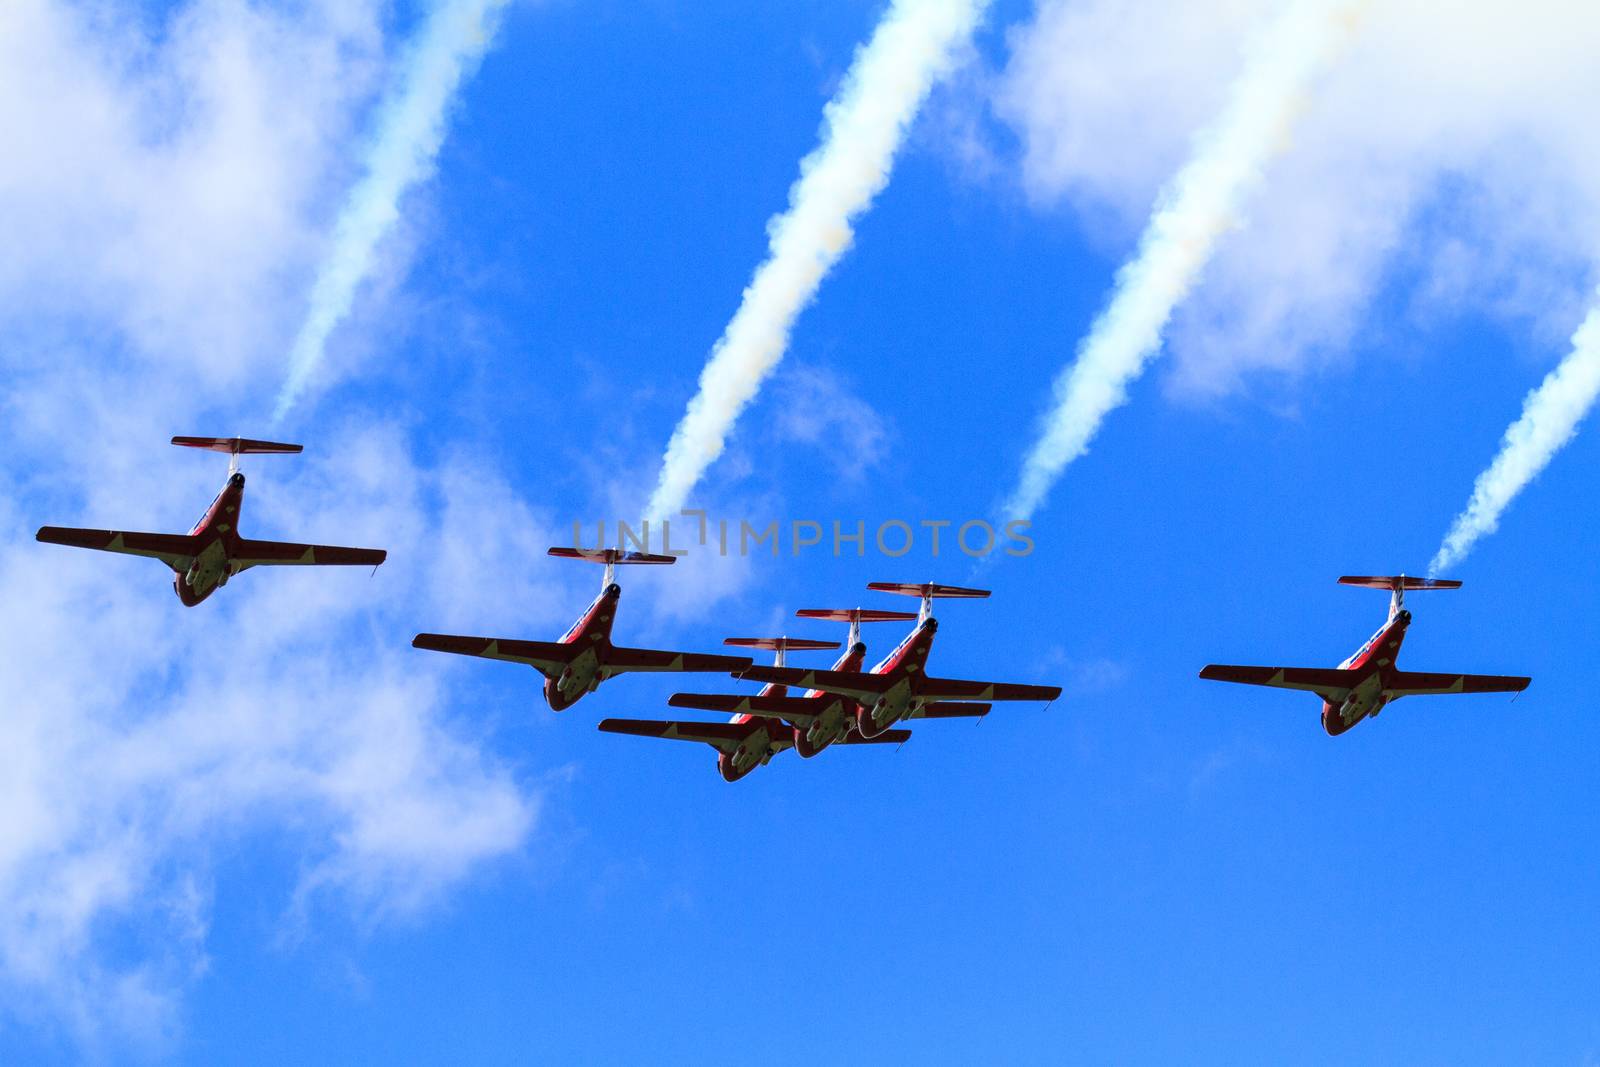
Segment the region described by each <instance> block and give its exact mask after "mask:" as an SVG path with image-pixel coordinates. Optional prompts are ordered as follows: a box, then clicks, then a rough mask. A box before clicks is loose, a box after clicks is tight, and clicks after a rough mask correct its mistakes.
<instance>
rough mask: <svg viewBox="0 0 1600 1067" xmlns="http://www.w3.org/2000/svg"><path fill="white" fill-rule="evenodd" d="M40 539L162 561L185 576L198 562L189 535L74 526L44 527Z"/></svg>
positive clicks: (192, 541) (73, 546) (193, 540)
mask: <svg viewBox="0 0 1600 1067" xmlns="http://www.w3.org/2000/svg"><path fill="white" fill-rule="evenodd" d="M34 537H35V539H36V540H39V541H43V542H44V543H45V544H50V545H68V546H70V547H72V548H93V549H96V550H98V551H100V552H121V553H123V554H125V555H129V556H148V557H149V558H151V559H159V560H160V561H161V562H163V563H165V564H166V565H167V566H169V567H171V568H172V569H173V570H175V571H177V572H178V573H179V574H182V573H183V572H184V571H186V570H188V569H189V566H190V564H192V563H193V562H194V557H195V551H196V548H197V546H196V545H195V538H193V537H189V536H187V535H185V534H155V533H128V532H125V531H122V530H80V529H77V528H76V527H71V526H41V527H39V532H38V533H37V534H35V535H34Z"/></svg>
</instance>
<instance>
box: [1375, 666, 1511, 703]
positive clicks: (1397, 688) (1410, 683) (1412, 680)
mask: <svg viewBox="0 0 1600 1067" xmlns="http://www.w3.org/2000/svg"><path fill="white" fill-rule="evenodd" d="M1532 681H1533V679H1531V678H1522V677H1518V676H1516V675H1505V674H1434V673H1430V672H1422V671H1397V672H1396V673H1395V674H1394V675H1392V676H1391V678H1390V682H1391V684H1390V685H1389V686H1387V687H1386V688H1385V689H1384V692H1385V693H1387V694H1388V695H1389V696H1390V697H1410V696H1433V695H1439V694H1444V693H1520V692H1522V691H1523V690H1524V689H1526V688H1528V684H1529V683H1530V682H1532Z"/></svg>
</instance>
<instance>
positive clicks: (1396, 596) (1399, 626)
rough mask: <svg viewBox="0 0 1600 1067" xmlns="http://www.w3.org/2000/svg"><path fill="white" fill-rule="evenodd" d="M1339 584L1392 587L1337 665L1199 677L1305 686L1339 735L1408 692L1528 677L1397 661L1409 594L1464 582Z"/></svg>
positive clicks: (1368, 578)
mask: <svg viewBox="0 0 1600 1067" xmlns="http://www.w3.org/2000/svg"><path fill="white" fill-rule="evenodd" d="M1339 584H1340V585H1354V586H1359V587H1361V588H1363V589H1387V590H1389V594H1390V595H1389V617H1388V618H1387V619H1385V620H1384V623H1383V625H1382V626H1381V627H1379V629H1378V632H1377V633H1375V634H1373V635H1372V636H1371V637H1369V638H1367V643H1366V644H1364V645H1362V646H1361V647H1360V648H1358V649H1356V651H1355V654H1354V655H1352V656H1351V657H1350V658H1349V659H1347V660H1345V661H1344V662H1343V663H1341V664H1339V666H1337V667H1335V668H1333V669H1332V670H1328V669H1325V668H1319V667H1238V666H1233V665H1231V664H1222V663H1213V664H1210V665H1209V666H1207V667H1205V668H1204V669H1203V670H1201V672H1200V677H1202V678H1208V679H1210V680H1212V681H1214V682H1240V683H1243V684H1245V685H1266V686H1272V687H1274V688H1277V689H1302V690H1305V691H1306V692H1310V693H1315V694H1317V695H1318V696H1319V697H1321V698H1322V728H1323V729H1324V730H1326V731H1327V732H1328V734H1329V736H1338V735H1339V734H1342V733H1344V732H1345V731H1346V730H1348V729H1350V727H1352V726H1354V725H1355V724H1356V723H1358V722H1360V721H1361V720H1362V719H1366V718H1370V717H1372V716H1374V715H1377V714H1378V712H1380V711H1382V710H1383V709H1384V707H1385V706H1386V705H1388V704H1389V703H1390V702H1391V701H1395V700H1398V699H1400V698H1401V697H1409V696H1430V695H1434V694H1441V693H1520V692H1521V691H1522V690H1524V689H1526V688H1528V683H1529V682H1530V681H1532V679H1529V678H1522V677H1517V676H1511V675H1500V674H1424V673H1421V672H1418V671H1403V670H1401V669H1400V668H1399V667H1398V666H1397V665H1396V664H1395V660H1396V659H1398V658H1399V655H1400V643H1401V642H1402V641H1404V640H1405V638H1406V630H1407V629H1408V628H1409V627H1410V626H1411V612H1409V611H1407V610H1406V608H1405V599H1406V593H1407V592H1408V591H1412V592H1414V591H1416V590H1421V589H1460V588H1461V583H1460V582H1455V581H1450V580H1448V579H1444V578H1408V577H1407V576H1405V575H1403V574H1396V575H1345V576H1344V577H1343V578H1340V579H1339Z"/></svg>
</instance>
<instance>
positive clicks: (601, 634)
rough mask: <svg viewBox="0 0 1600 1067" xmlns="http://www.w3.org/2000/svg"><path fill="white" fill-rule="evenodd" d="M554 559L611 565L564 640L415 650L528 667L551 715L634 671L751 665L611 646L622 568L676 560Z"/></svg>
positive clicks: (569, 552) (442, 641) (617, 555)
mask: <svg viewBox="0 0 1600 1067" xmlns="http://www.w3.org/2000/svg"><path fill="white" fill-rule="evenodd" d="M550 555H552V556H557V557H560V558H562V559H579V560H587V561H588V562H590V563H601V564H604V565H605V576H604V577H603V578H602V579H601V582H600V595H599V596H597V597H595V598H594V600H593V601H591V602H590V604H589V606H588V608H587V609H585V610H584V613H583V614H582V615H579V616H578V620H577V621H576V622H574V623H573V624H572V625H571V626H569V627H568V628H567V632H566V633H564V634H562V635H561V639H560V640H559V641H518V640H514V639H512V638H506V637H458V636H454V635H452V634H418V635H417V636H416V637H414V638H412V640H411V644H412V646H413V647H414V648H426V649H431V650H432V651H434V652H453V653H455V654H457V655H460V656H481V657H483V658H484V659H500V660H506V661H507V662H510V663H525V664H528V665H529V666H531V667H533V668H534V669H536V670H537V671H538V672H539V673H540V674H542V675H544V699H545V701H546V703H548V704H549V705H550V710H551V711H565V710H566V709H567V708H570V707H571V706H572V705H573V704H576V703H577V702H578V700H579V699H580V698H582V697H583V695H584V694H585V693H592V692H594V691H595V690H596V689H598V688H600V683H601V682H603V681H605V680H606V679H607V678H613V677H615V676H616V675H619V674H625V673H628V672H630V671H654V672H659V671H729V672H734V673H737V672H738V671H741V670H743V669H744V668H746V667H748V666H750V662H751V661H750V657H749V656H717V655H708V654H703V653H698V652H663V651H661V650H660V649H654V648H624V647H622V646H620V645H614V644H612V643H611V624H612V622H613V620H615V618H616V614H617V600H618V599H619V598H620V597H621V596H622V587H621V586H620V585H618V584H617V583H616V569H617V566H618V564H653V565H666V564H670V563H675V562H676V561H677V560H676V557H674V556H660V555H655V554H653V553H649V552H624V551H622V550H621V549H616V548H552V549H550Z"/></svg>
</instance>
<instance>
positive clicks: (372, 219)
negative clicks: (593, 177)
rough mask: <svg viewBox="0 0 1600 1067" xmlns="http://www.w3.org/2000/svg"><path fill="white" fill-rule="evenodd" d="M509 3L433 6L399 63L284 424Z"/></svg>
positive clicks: (324, 283) (315, 301)
mask: <svg viewBox="0 0 1600 1067" xmlns="http://www.w3.org/2000/svg"><path fill="white" fill-rule="evenodd" d="M506 3H507V0H439V2H438V3H437V4H436V6H435V7H434V8H433V10H432V11H431V12H430V13H429V15H428V17H427V20H426V21H425V22H424V24H423V26H422V29H421V30H420V31H419V32H418V35H417V39H416V40H415V41H414V42H413V43H412V45H411V47H410V48H409V49H408V50H407V52H406V54H405V57H404V59H403V60H402V62H401V67H400V74H399V77H398V78H397V80H396V82H395V86H394V90H393V93H392V94H391V95H390V96H389V97H388V98H387V99H385V100H384V101H383V103H382V105H381V106H380V108H379V113H378V120H377V129H376V132H375V134H374V136H373V139H372V144H371V147H370V149H369V150H368V152H367V159H366V173H365V175H364V176H363V177H362V179H361V181H360V182H358V183H357V184H356V186H355V188H354V189H352V190H351V191H350V197H349V199H348V200H347V201H346V203H345V206H344V209H343V210H342V211H341V212H340V213H339V219H338V222H337V223H336V224H335V227H334V234H333V241H332V245H331V247H330V249H329V251H328V254H327V258H326V260H325V261H324V262H323V265H322V268H321V270H320V271H319V272H318V274H317V279H316V282H315V284H314V285H313V287H312V290H311V307H310V310H309V312H308V313H307V315H306V319H305V322H304V324H303V325H302V326H301V327H300V332H299V334H298V335H297V336H296V337H295V341H294V347H293V348H292V349H290V353H289V374H288V378H287V379H286V380H285V381H284V383H283V388H282V390H281V391H280V392H279V393H278V402H277V407H276V408H275V410H274V412H273V419H274V421H282V419H283V418H284V416H285V415H287V414H288V413H289V409H290V408H292V407H293V406H294V404H295V402H296V401H297V400H298V399H299V398H300V394H301V393H302V392H304V390H305V388H306V386H307V384H308V383H309V382H310V379H311V376H312V374H313V373H315V371H316V369H317V367H318V365H319V364H321V362H322V358H323V355H324V352H325V351H326V349H327V344H328V338H329V336H330V335H331V334H332V333H333V331H334V329H335V328H336V327H337V326H338V325H339V323H340V322H342V321H343V320H344V319H345V317H346V316H347V315H349V314H350V307H351V304H352V302H353V301H354V300H355V296H356V291H357V289H359V288H360V286H361V283H362V281H363V280H365V279H366V277H367V276H368V275H369V274H370V273H371V271H372V265H373V258H374V256H375V255H376V253H377V249H378V244H379V242H380V241H381V240H382V239H383V237H384V236H385V235H386V234H388V233H389V231H390V230H391V229H393V227H394V225H395V222H396V221H397V220H398V219H399V217H400V199H401V197H402V196H403V195H404V194H405V192H406V191H407V190H408V189H410V188H411V187H412V186H413V185H415V184H417V183H418V182H420V181H422V180H424V179H425V178H427V177H428V176H429V175H430V174H432V173H433V169H434V164H435V160H436V159H437V157H438V154H439V146H440V145H441V144H442V143H443V141H444V134H445V123H446V120H447V118H448V117H449V108H450V104H451V102H452V101H453V100H454V99H455V95H456V90H457V89H458V88H459V87H460V85H461V82H462V80H463V79H464V78H466V77H468V76H469V75H470V74H471V73H472V71H473V70H474V69H475V68H476V67H477V65H478V63H479V62H480V61H481V60H482V58H483V54H484V52H485V51H487V50H488V48H489V45H490V43H491V42H492V40H493V38H494V33H495V30H496V29H497V27H498V19H499V15H500V12H501V10H502V9H503V8H504V7H505V5H506Z"/></svg>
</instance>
